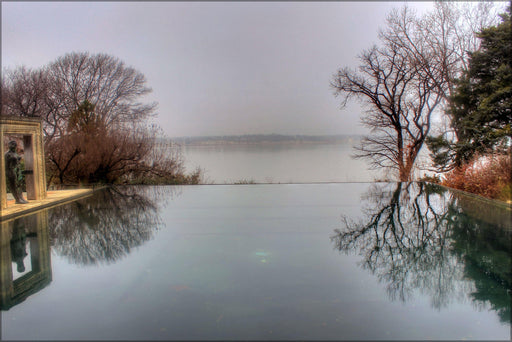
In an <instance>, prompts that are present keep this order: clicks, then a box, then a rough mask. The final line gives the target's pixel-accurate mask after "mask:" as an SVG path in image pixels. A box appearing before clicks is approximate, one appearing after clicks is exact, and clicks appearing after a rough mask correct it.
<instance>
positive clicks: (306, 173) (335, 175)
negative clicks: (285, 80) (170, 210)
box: [183, 142, 385, 184]
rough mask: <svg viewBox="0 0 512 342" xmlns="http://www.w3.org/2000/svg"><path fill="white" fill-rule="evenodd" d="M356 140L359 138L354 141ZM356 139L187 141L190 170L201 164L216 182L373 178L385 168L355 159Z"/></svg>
mask: <svg viewBox="0 0 512 342" xmlns="http://www.w3.org/2000/svg"><path fill="white" fill-rule="evenodd" d="M354 143H356V142H354ZM352 145H353V144H352V143H318V144H314V143H298V144H279V143H274V144H273V143H268V144H253V145H251V144H223V145H198V146H194V145H185V146H184V147H183V152H184V157H185V165H186V167H187V170H188V171H193V170H194V169H195V168H197V167H200V168H202V169H203V170H204V171H205V176H206V180H207V181H209V182H213V183H216V184H230V183H235V182H240V181H252V182H254V183H316V182H371V181H374V180H375V179H376V178H378V179H383V178H384V176H385V175H384V174H383V173H382V171H375V170H368V166H369V165H368V163H367V161H365V160H360V159H357V160H356V159H353V158H352V157H351V155H352V154H353V153H354V150H353V148H352Z"/></svg>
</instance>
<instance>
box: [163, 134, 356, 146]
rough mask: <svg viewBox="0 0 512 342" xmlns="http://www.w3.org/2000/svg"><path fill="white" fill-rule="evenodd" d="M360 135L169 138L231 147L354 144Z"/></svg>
mask: <svg viewBox="0 0 512 342" xmlns="http://www.w3.org/2000/svg"><path fill="white" fill-rule="evenodd" d="M360 139H361V135H348V134H343V135H342V134H340V135H283V134H247V135H228V136H195V137H176V138H170V140H171V141H173V142H174V143H177V144H180V145H188V146H202V145H228V144H229V145H231V144H233V145H234V144H244V145H256V144H325V143H354V142H357V141H359V140H360Z"/></svg>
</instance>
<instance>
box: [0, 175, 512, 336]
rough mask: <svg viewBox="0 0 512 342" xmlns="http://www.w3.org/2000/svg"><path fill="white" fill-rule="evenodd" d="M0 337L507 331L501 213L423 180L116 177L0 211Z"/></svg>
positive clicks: (507, 238) (506, 252)
mask: <svg viewBox="0 0 512 342" xmlns="http://www.w3.org/2000/svg"><path fill="white" fill-rule="evenodd" d="M1 228H2V231H1V240H0V243H1V251H0V257H1V260H0V261H1V268H0V270H1V274H0V276H1V278H0V281H1V283H0V289H1V303H0V304H1V308H2V312H1V336H0V337H1V339H2V340H80V339H86V340H175V339H179V340H215V339H231V340H232V339H245V340H280V339H281V340H291V339H293V340H297V339H302V340H329V339H334V340H345V339H348V340H364V339H371V340H377V339H384V340H397V339H408V340H411V339H412V340H415V339H421V340H426V339H443V340H448V339H477V340H489V339H490V340H510V337H511V336H510V329H511V289H512V275H511V254H512V253H511V236H512V227H511V210H510V208H509V207H507V206H505V205H502V206H500V205H497V204H494V203H492V202H489V201H484V200H480V199H476V198H474V197H469V196H467V195H464V194H462V193H458V192H457V193H455V192H451V191H449V190H446V189H444V188H441V187H438V186H434V185H429V184H423V183H372V184H371V183H342V184H341V183H340V184H300V185H276V184H270V185H205V186H186V187H172V186H168V187H121V188H110V189H105V190H101V191H98V192H96V193H95V194H94V195H93V196H92V197H90V198H87V199H83V200H79V201H76V202H73V203H69V204H66V205H62V206H59V207H55V208H52V209H49V210H45V211H41V212H38V213H36V214H33V215H30V216H25V217H21V218H18V219H15V220H10V221H3V222H2V227H1Z"/></svg>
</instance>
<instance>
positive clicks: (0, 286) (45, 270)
mask: <svg viewBox="0 0 512 342" xmlns="http://www.w3.org/2000/svg"><path fill="white" fill-rule="evenodd" d="M28 252H29V253H28ZM29 255H30V257H28V256H29ZM13 267H16V269H17V271H18V272H24V271H25V268H27V269H29V270H30V271H29V272H27V273H25V274H22V275H21V276H20V277H19V278H17V279H14V271H13ZM51 281H52V271H51V262H50V246H49V235H48V214H47V212H46V211H41V212H39V213H37V214H33V215H30V216H24V217H20V218H17V219H14V220H7V221H3V222H1V230H0V309H1V310H9V309H10V308H12V307H13V306H15V305H17V304H19V303H21V302H23V301H24V300H25V299H26V298H27V297H29V296H30V295H32V294H34V293H36V292H38V291H40V290H41V289H43V288H44V287H46V286H47V285H48V284H49V283H50V282H51Z"/></svg>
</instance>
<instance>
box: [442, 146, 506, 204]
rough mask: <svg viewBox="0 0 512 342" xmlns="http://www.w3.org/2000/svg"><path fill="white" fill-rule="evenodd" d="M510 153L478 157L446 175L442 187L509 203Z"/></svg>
mask: <svg viewBox="0 0 512 342" xmlns="http://www.w3.org/2000/svg"><path fill="white" fill-rule="evenodd" d="M511 170H512V163H511V157H510V153H508V154H494V155H488V156H478V157H475V158H473V159H472V160H471V161H470V162H468V163H466V164H464V165H462V166H461V167H459V168H456V169H454V170H452V171H450V172H449V173H447V174H446V178H445V179H444V181H443V182H442V184H443V185H445V186H448V187H451V188H455V189H460V190H463V191H467V192H471V193H474V194H477V195H481V196H484V197H487V198H492V199H498V200H502V201H506V202H509V203H510V202H511V199H512V177H511Z"/></svg>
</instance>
